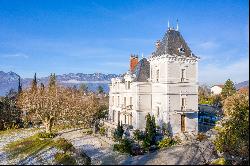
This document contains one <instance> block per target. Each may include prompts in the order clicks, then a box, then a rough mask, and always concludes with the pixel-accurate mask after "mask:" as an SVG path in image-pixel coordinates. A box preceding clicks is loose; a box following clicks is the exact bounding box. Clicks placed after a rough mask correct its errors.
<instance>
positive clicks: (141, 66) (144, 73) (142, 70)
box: [133, 58, 150, 82]
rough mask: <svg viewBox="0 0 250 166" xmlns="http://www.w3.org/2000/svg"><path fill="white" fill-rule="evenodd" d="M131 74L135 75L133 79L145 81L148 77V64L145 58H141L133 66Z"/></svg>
mask: <svg viewBox="0 0 250 166" xmlns="http://www.w3.org/2000/svg"><path fill="white" fill-rule="evenodd" d="M133 74H135V75H136V78H135V80H134V81H136V82H147V81H148V78H149V77H150V64H149V61H148V60H147V59H146V58H143V59H141V60H140V61H139V62H138V64H137V65H136V67H135V70H134V72H133Z"/></svg>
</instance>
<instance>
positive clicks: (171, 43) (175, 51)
mask: <svg viewBox="0 0 250 166" xmlns="http://www.w3.org/2000/svg"><path fill="white" fill-rule="evenodd" d="M164 54H169V55H185V56H186V57H189V56H195V55H194V54H193V53H192V51H191V50H190V48H189V47H188V45H187V43H186V42H185V40H184V38H183V37H182V35H181V33H180V32H179V31H177V30H174V29H171V28H169V29H168V30H167V32H166V33H165V35H164V37H163V38H162V40H161V41H160V43H159V45H158V47H157V49H156V51H155V52H153V55H152V56H153V57H155V56H161V55H164Z"/></svg>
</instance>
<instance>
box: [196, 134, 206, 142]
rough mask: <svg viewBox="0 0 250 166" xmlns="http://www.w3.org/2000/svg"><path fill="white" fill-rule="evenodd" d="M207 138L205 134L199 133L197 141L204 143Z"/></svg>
mask: <svg viewBox="0 0 250 166" xmlns="http://www.w3.org/2000/svg"><path fill="white" fill-rule="evenodd" d="M206 138H207V136H206V135H205V134H204V133H198V135H197V136H196V140H198V141H202V140H204V139H206Z"/></svg>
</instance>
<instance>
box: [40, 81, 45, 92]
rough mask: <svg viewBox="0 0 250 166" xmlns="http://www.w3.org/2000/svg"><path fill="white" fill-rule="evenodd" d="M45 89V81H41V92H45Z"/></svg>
mask: <svg viewBox="0 0 250 166" xmlns="http://www.w3.org/2000/svg"><path fill="white" fill-rule="evenodd" d="M44 89H45V86H44V84H43V83H41V85H40V90H41V94H42V93H43V92H44Z"/></svg>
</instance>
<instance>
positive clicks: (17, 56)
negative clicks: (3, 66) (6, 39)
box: [0, 53, 29, 59]
mask: <svg viewBox="0 0 250 166" xmlns="http://www.w3.org/2000/svg"><path fill="white" fill-rule="evenodd" d="M0 56H2V57H3V58H24V59H27V58H29V56H28V55H26V54H23V53H16V54H1V55H0Z"/></svg>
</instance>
